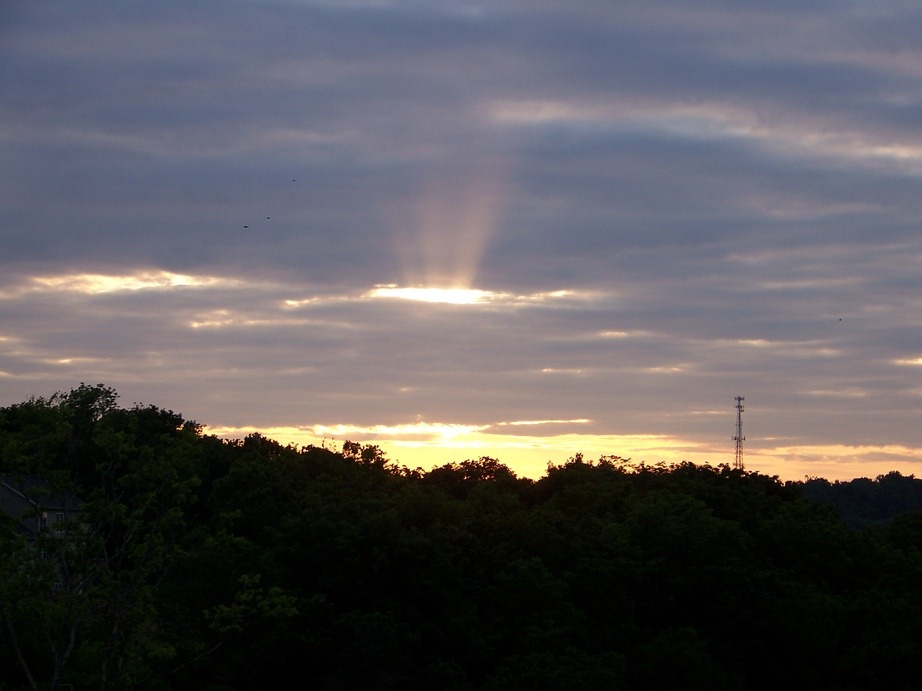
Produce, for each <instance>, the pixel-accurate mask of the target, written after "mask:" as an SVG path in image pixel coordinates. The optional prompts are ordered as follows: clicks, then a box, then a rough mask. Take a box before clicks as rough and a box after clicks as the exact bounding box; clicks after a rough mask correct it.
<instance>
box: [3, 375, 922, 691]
mask: <svg viewBox="0 0 922 691" xmlns="http://www.w3.org/2000/svg"><path fill="white" fill-rule="evenodd" d="M0 472H3V473H4V474H7V475H8V476H9V477H13V476H16V475H17V474H18V475H19V476H20V477H21V476H24V475H26V474H30V475H37V476H41V477H43V478H46V479H47V481H48V482H49V483H50V485H49V486H50V487H51V488H52V491H53V492H55V493H58V494H60V493H68V492H69V493H73V495H74V496H75V497H79V499H80V510H79V512H77V513H76V514H75V515H74V516H72V517H70V520H68V521H67V522H65V523H62V524H61V525H60V528H59V529H58V530H54V531H45V532H43V533H42V534H40V535H39V536H38V537H37V538H36V539H35V540H30V539H27V538H26V537H25V536H24V535H23V534H22V531H19V530H17V524H16V522H15V521H14V520H12V519H8V518H4V517H0V519H2V520H0V542H2V544H0V549H2V554H3V559H2V561H0V617H2V622H0V623H2V625H3V628H2V630H0V687H3V688H6V689H20V688H35V689H38V688H53V687H55V686H62V685H71V686H72V687H73V688H75V689H89V688H153V689H160V688H163V689H166V688H196V689H215V690H217V689H250V688H253V689H256V688H267V687H276V686H279V687H281V686H285V685H288V684H289V683H290V681H289V680H290V679H292V678H296V679H298V680H299V681H300V682H301V684H302V685H304V686H305V687H308V688H317V689H352V688H369V689H384V688H400V689H432V688H439V689H458V690H461V689H466V690H473V689H500V688H501V689H544V688H547V689H551V688H553V689H566V688H574V689H576V688H578V689H593V688H599V689H621V688H623V689H661V688H670V689H671V688H687V689H696V688H702V689H703V688H708V689H711V688H737V689H763V688H782V687H791V686H797V687H800V686H805V685H810V684H812V685H814V686H817V687H821V688H842V689H859V688H892V689H900V688H913V687H914V686H915V684H916V680H915V679H914V678H913V677H912V676H911V674H912V670H913V669H914V664H915V660H917V659H918V657H919V655H920V653H922V615H920V612H922V586H920V583H922V580H920V578H919V575H920V572H922V527H920V526H922V521H920V520H919V514H918V513H916V514H913V513H907V514H905V515H903V516H900V517H898V518H896V519H895V520H893V521H892V523H888V524H883V525H881V526H879V527H877V528H876V529H874V530H866V531H854V530H850V529H849V528H848V527H846V526H845V525H844V524H843V523H842V521H841V520H840V519H839V517H838V516H837V514H836V513H835V511H833V510H832V509H831V508H829V507H828V506H825V505H823V504H821V503H816V502H811V501H808V500H807V499H806V498H805V497H804V486H803V484H802V483H782V482H780V481H779V480H778V479H777V478H772V477H766V476H764V475H760V474H758V473H750V472H744V471H740V470H734V469H731V468H729V467H726V466H720V467H716V468H714V467H709V466H697V465H694V464H690V463H682V464H678V465H675V466H665V465H652V466H651V465H645V464H642V463H632V462H631V461H629V460H626V459H622V458H620V457H617V456H606V457H603V458H600V459H598V460H597V461H588V460H586V459H584V458H583V457H582V456H580V455H576V456H574V457H573V458H572V459H570V460H569V461H567V462H566V463H563V464H561V465H550V466H549V467H548V470H547V473H546V475H545V476H544V477H542V478H541V479H539V480H537V481H532V480H527V479H523V478H519V477H517V476H516V475H515V473H513V472H512V471H511V470H510V469H509V468H508V467H506V466H504V465H503V464H502V463H500V462H499V461H498V460H496V459H492V458H481V459H477V460H468V461H464V462H462V463H456V464H448V465H441V466H438V467H435V468H433V469H432V470H430V471H423V470H416V471H409V470H407V469H406V468H402V467H399V466H398V465H397V464H395V463H393V462H391V461H390V460H389V459H387V458H386V456H385V455H384V454H383V453H382V452H381V450H380V449H379V448H377V447H375V446H367V445H366V446H363V445H361V444H358V443H355V442H346V443H345V444H344V446H343V449H342V451H341V452H335V451H332V450H330V449H327V448H317V447H305V448H296V447H294V446H282V445H280V444H278V443H277V442H275V441H273V440H270V439H267V438H265V437H262V436H261V435H251V436H248V437H246V438H245V439H242V440H237V441H222V440H219V439H216V438H214V437H211V436H207V435H204V434H203V433H202V429H201V427H200V426H199V425H197V424H196V423H194V422H190V421H186V420H184V419H183V418H182V417H181V416H180V415H178V414H176V413H173V412H172V411H169V410H163V409H159V408H156V407H153V406H140V405H135V406H133V407H132V408H127V409H126V408H121V407H119V406H118V405H117V398H116V395H115V392H114V391H112V390H111V389H108V388H107V387H104V386H102V385H97V386H86V385H81V386H80V387H79V388H77V389H75V390H74V391H71V392H69V393H64V394H56V395H55V396H52V397H51V398H49V399H31V400H29V401H26V402H24V403H21V404H17V405H13V406H9V407H7V408H0ZM888 477H889V476H888ZM893 479H894V478H891V480H893ZM889 481H890V480H888V482H889ZM878 482H880V480H878ZM891 484H895V485H899V484H900V483H899V482H895V483H891ZM904 494H905V493H904ZM40 499H41V497H37V501H38V500H40Z"/></svg>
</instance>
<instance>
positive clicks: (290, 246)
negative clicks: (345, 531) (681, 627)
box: [0, 0, 922, 477]
mask: <svg viewBox="0 0 922 691" xmlns="http://www.w3.org/2000/svg"><path fill="white" fill-rule="evenodd" d="M919 14H920V11H919V9H918V8H917V7H915V6H914V5H912V4H910V3H899V2H887V3H876V4H875V5H874V6H873V7H871V6H867V5H864V4H861V3H839V2H835V3H831V2H820V1H817V2H808V3H804V2H798V3H774V2H773V3H768V2H758V3H748V4H747V5H746V6H745V7H741V6H739V4H738V3H734V4H731V3H725V2H718V1H716V0H715V1H713V2H700V3H694V4H689V3H684V2H683V3H678V2H676V3H656V4H655V5H651V4H649V3H618V4H617V5H612V4H611V3H609V2H589V1H587V2H580V3H576V4H573V3H560V2H556V1H555V0H545V1H543V2H537V3H535V2H529V3H519V2H505V3H488V4H487V3H477V2H468V3H450V4H445V3H436V2H428V1H423V0H420V1H419V2H412V3H387V2H336V3H333V2H306V1H305V2H295V1H291V2H282V1H279V2H270V1H257V0H253V1H244V0H239V1H237V2H233V3H230V4H229V3H227V2H221V3H218V2H201V3H194V4H189V3H176V2H163V3H156V4H149V3H148V4H144V3H133V2H130V3H121V2H120V3H116V2H108V1H102V0H99V1H90V2H86V3H80V4H79V6H78V5H74V4H73V3H68V2H48V3H42V4H34V3H21V2H14V3H9V4H7V5H5V6H4V8H3V9H2V10H0V90H2V92H3V93H4V94H5V96H6V97H5V98H3V99H0V128H2V129H0V158H2V161H3V165H2V166H0V190H2V191H0V209H2V211H0V242H2V249H3V251H2V253H0V267H2V269H3V273H2V276H3V278H2V279H0V382H2V383H3V385H4V389H3V390H4V396H3V397H4V399H5V400H6V401H8V402H12V401H15V400H21V399H22V398H25V397H28V396H30V395H33V394H48V393H51V392H52V391H53V390H55V389H58V388H68V387H69V386H72V385H74V384H76V383H78V382H79V381H97V380H98V381H105V382H107V383H109V384H112V385H115V386H117V387H118V388H119V390H121V391H122V393H123V396H124V397H125V398H127V399H129V400H143V401H150V402H154V403H158V404H162V405H167V406H170V407H173V408H175V409H180V410H183V411H184V412H185V413H186V414H188V415H189V416H191V417H196V418H198V419H199V420H200V421H202V422H206V423H210V424H212V425H215V426H218V427H220V426H228V427H237V428H243V427H246V426H248V425H249V426H258V427H260V428H266V429H269V428H283V427H294V426H301V427H306V428H312V429H313V427H312V426H316V425H328V426H335V425H338V424H342V425H352V426H353V427H351V428H349V429H353V430H354V433H355V434H357V435H365V436H363V437H362V438H363V439H369V440H374V439H376V438H377V437H375V435H374V434H373V433H372V432H368V431H367V428H371V427H372V426H374V425H391V426H394V425H410V424H415V423H417V422H419V421H420V420H422V421H429V422H432V423H443V424H464V425H472V426H480V427H483V426H487V427H489V428H490V430H491V431H490V434H496V435H512V437H511V438H516V439H521V440H524V441H522V444H523V445H529V444H538V445H540V444H541V443H542V442H541V439H544V440H545V441H546V442H547V444H548V446H547V448H548V449H551V448H554V449H555V453H559V450H560V448H561V447H560V446H559V444H564V443H565V442H564V441H561V440H559V439H558V440H557V441H554V442H553V443H552V442H551V440H550V439H549V438H548V437H547V435H551V434H553V435H556V434H573V435H577V436H574V437H572V438H567V439H572V441H573V443H574V444H580V443H582V444H589V445H591V444H592V443H593V442H592V441H591V439H593V438H595V437H593V436H592V435H653V437H651V438H655V439H657V440H658V441H656V442H655V443H654V442H652V441H651V442H649V443H648V444H647V446H641V447H639V448H641V451H640V453H655V449H659V450H660V451H662V452H663V453H665V452H666V451H665V450H667V449H669V450H670V451H669V453H670V454H672V455H671V456H670V457H674V455H675V454H681V453H682V449H683V448H684V449H686V451H688V453H692V454H699V455H697V456H695V458H699V459H700V458H701V454H705V453H706V452H712V453H716V454H718V456H719V455H720V454H722V453H723V452H724V450H725V447H726V450H727V454H728V455H729V453H730V452H731V451H730V450H729V448H728V447H729V446H730V444H729V441H728V437H729V436H730V435H731V434H732V432H733V427H732V423H733V419H732V407H731V403H732V396H733V395H734V394H737V393H741V394H744V395H746V396H747V401H749V403H750V411H751V413H750V414H751V416H752V417H753V421H752V425H753V430H754V431H753V432H752V433H750V437H749V443H750V444H752V445H753V454H755V455H754V456H753V458H754V462H762V463H763V464H764V467H765V468H767V469H770V470H771V471H772V472H782V473H784V472H787V471H783V468H784V465H783V463H784V462H785V461H784V460H782V459H785V458H786V459H789V460H788V461H787V462H790V463H794V462H795V460H796V463H798V464H799V465H797V466H796V468H797V469H796V471H790V472H788V475H789V476H795V477H799V476H801V475H802V474H803V472H802V471H803V469H804V468H810V467H814V468H822V470H823V472H832V471H831V470H830V467H831V466H830V465H824V464H829V463H833V462H835V461H836V459H840V460H841V461H842V463H843V464H845V465H847V467H848V468H850V469H852V470H849V471H843V472H853V469H854V468H859V469H860V468H869V469H870V468H878V466H877V465H874V463H876V462H877V461H880V462H881V463H883V462H884V459H886V461H887V462H888V463H889V462H891V460H892V459H893V458H900V457H902V458H904V460H905V463H906V464H910V463H912V462H915V461H916V460H918V459H919V458H920V454H922V452H920V449H922V437H920V436H919V434H918V433H917V432H916V427H917V426H916V425H914V424H913V423H912V419H913V416H914V415H915V414H916V412H917V410H918V407H919V400H920V399H919V396H920V395H922V388H920V387H919V386H918V384H917V377H918V373H919V371H920V369H919V368H920V366H922V364H920V362H922V360H920V358H922V340H920V338H919V333H918V328H919V323H920V314H922V303H920V301H919V299H918V298H917V296H916V293H917V283H918V266H919V260H920V258H922V241H920V240H919V237H918V228H919V222H920V219H922V201H920V200H922V194H920V193H919V192H920V173H922V137H920V136H919V133H918V127H917V123H918V120H919V118H918V115H919V111H920V107H922V82H920V78H922V72H920V71H919V67H918V65H919V58H920V53H919V50H918V48H917V47H916V43H917V37H916V36H915V32H914V27H915V26H917V25H918V23H919V19H920V16H919ZM456 283H457V284H462V285H464V286H466V287H471V288H477V289H481V290H483V291H487V293H485V295H487V297H486V298H483V299H482V301H481V302H480V303H479V304H446V303H439V302H418V301H412V300H404V299H398V298H382V297H381V296H375V295H374V294H373V293H372V292H371V291H372V289H373V288H374V287H375V286H376V285H383V284H397V285H400V286H404V287H406V286H414V285H437V286H439V287H446V285H448V284H456ZM489 291H492V292H489ZM555 291H571V293H570V294H569V296H568V297H567V296H563V295H561V294H557V293H555ZM747 419H748V418H747ZM553 420H578V422H572V423H561V422H556V423H553V424H551V423H548V422H546V421H553ZM502 421H507V422H508V421H532V422H534V421H545V422H541V423H540V424H535V425H529V426H502V425H499V423H500V422H502ZM491 425H492V427H490V426H491ZM359 428H361V430H359ZM318 429H319V428H318ZM355 430H359V431H355ZM362 430H364V431H362ZM510 430H511V431H510ZM532 433H534V435H535V436H529V435H532ZM542 435H544V436H542ZM580 435H582V436H580ZM656 435H659V436H656ZM497 438H498V437H494V441H495V440H496V439H497ZM503 438H504V439H506V437H503ZM605 438H606V439H610V440H615V437H614V436H611V437H605ZM555 439H556V437H555ZM561 439H563V438H561ZM639 439H640V437H638V438H636V439H634V442H636V443H640V441H638V440H639ZM507 441H508V439H507ZM634 442H631V443H634ZM612 443H616V442H615V441H613V442H612ZM625 443H628V442H625ZM555 444H557V445H558V446H555ZM849 447H851V449H852V450H849ZM878 447H880V448H878ZM883 447H886V448H883ZM510 448H511V447H510ZM593 448H595V447H593ZM643 449H647V451H643ZM875 449H876V451H875ZM577 450H579V449H577V448H573V449H571V451H573V452H575V451H577ZM607 452H609V453H623V452H625V450H624V449H618V448H611V449H608V450H607ZM496 453H497V454H498V455H500V456H502V452H501V449H500V450H499V451H497V452H496ZM510 453H511V452H510ZM548 453H550V451H549V452H548ZM758 454H761V456H759V455H758ZM625 455H631V454H630V453H625ZM755 459H761V461H759V460H755ZM448 460H457V459H448ZM556 460H561V459H560V458H559V457H558V458H557V459H556ZM650 460H656V459H650ZM715 460H717V461H721V460H725V459H724V458H723V457H718V458H716V459H715ZM846 461H848V463H846ZM811 463H812V464H815V465H813V466H811V465H810V464H811ZM862 463H864V464H866V465H861V464H862ZM906 467H909V466H908V465H907V466H906ZM804 472H806V471H804ZM859 472H860V470H859ZM868 473H869V474H873V473H872V472H871V471H870V470H869V471H868Z"/></svg>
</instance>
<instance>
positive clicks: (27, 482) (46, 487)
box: [0, 474, 80, 541]
mask: <svg viewBox="0 0 922 691" xmlns="http://www.w3.org/2000/svg"><path fill="white" fill-rule="evenodd" d="M79 510H80V500H79V499H77V497H75V496H73V495H64V494H55V493H54V492H53V491H52V489H51V485H50V484H49V483H48V482H46V481H45V480H43V479H41V478H39V477H37V476H35V475H12V474H5V475H2V476H0V512H2V513H4V514H6V515H7V516H9V517H10V518H12V519H13V521H14V523H13V525H14V530H16V531H17V532H18V533H20V534H22V535H25V536H26V537H27V538H28V539H29V540H32V541H34V540H35V539H36V538H37V537H38V535H39V533H41V531H42V530H43V529H48V530H51V531H54V532H57V531H58V530H60V529H61V528H62V527H63V525H64V521H66V520H67V519H68V518H72V517H73V516H74V514H75V513H76V512H77V511H79ZM59 523H60V524H61V525H58V527H57V528H56V527H55V526H56V525H57V524H59Z"/></svg>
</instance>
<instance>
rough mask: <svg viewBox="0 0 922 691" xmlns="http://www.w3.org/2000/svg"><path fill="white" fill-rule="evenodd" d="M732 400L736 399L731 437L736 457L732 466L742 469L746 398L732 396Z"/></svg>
mask: <svg viewBox="0 0 922 691" xmlns="http://www.w3.org/2000/svg"><path fill="white" fill-rule="evenodd" d="M733 400H734V401H736V436H735V437H733V441H735V442H736V457H735V458H734V459H733V467H734V469H736V470H742V469H743V441H745V439H746V437H744V436H743V410H744V408H743V401H745V400H746V399H745V398H743V397H742V396H734V398H733Z"/></svg>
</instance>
